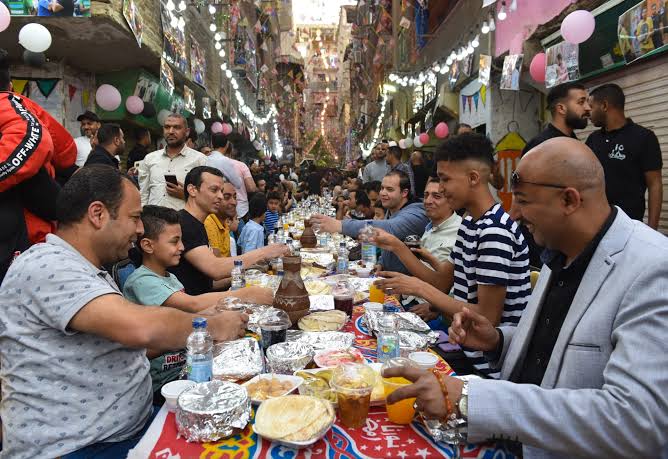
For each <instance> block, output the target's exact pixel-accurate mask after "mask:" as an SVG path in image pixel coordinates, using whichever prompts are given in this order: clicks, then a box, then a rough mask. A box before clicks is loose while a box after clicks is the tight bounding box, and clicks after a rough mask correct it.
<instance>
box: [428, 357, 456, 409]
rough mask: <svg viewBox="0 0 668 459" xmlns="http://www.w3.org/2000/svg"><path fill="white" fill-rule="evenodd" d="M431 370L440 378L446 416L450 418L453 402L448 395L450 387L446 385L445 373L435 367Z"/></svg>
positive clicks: (439, 382)
mask: <svg viewBox="0 0 668 459" xmlns="http://www.w3.org/2000/svg"><path fill="white" fill-rule="evenodd" d="M429 371H430V372H431V373H432V374H433V375H434V376H435V377H436V379H437V380H438V384H439V385H440V386H441V392H442V393H443V397H444V398H445V411H446V412H445V418H448V417H449V416H450V413H452V412H453V408H452V402H451V401H450V397H448V387H447V386H446V385H445V381H444V380H443V373H441V372H440V371H438V370H436V369H435V368H430V369H429Z"/></svg>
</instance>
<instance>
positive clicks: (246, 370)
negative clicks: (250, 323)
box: [213, 338, 264, 381]
mask: <svg viewBox="0 0 668 459" xmlns="http://www.w3.org/2000/svg"><path fill="white" fill-rule="evenodd" d="M263 368H264V358H263V357H262V350H261V349H260V344H259V343H258V342H257V340H255V339H254V338H241V339H237V340H234V341H226V342H224V343H218V344H216V345H214V346H213V377H214V378H215V379H223V380H228V381H245V380H247V379H250V378H252V377H253V376H255V375H257V374H260V373H262V369H263Z"/></svg>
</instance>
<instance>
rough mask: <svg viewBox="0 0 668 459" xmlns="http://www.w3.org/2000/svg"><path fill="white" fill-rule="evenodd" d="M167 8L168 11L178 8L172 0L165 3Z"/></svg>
mask: <svg viewBox="0 0 668 459" xmlns="http://www.w3.org/2000/svg"><path fill="white" fill-rule="evenodd" d="M165 8H167V11H174V9H175V8H176V5H174V2H173V1H172V0H167V3H166V4H165Z"/></svg>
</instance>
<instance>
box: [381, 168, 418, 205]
mask: <svg viewBox="0 0 668 459" xmlns="http://www.w3.org/2000/svg"><path fill="white" fill-rule="evenodd" d="M385 177H399V190H401V191H403V190H408V200H411V199H412V198H413V194H412V193H411V179H410V177H409V176H408V174H407V173H405V172H404V171H400V170H394V171H390V172H388V173H387V174H386V175H385Z"/></svg>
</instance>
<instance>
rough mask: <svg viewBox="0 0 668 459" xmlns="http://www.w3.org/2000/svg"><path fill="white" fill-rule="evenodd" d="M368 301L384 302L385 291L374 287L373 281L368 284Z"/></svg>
mask: <svg viewBox="0 0 668 459" xmlns="http://www.w3.org/2000/svg"><path fill="white" fill-rule="evenodd" d="M369 301H370V302H371V303H381V304H382V303H384V302H385V292H383V291H382V290H381V289H379V288H378V287H376V285H375V284H374V283H372V284H371V285H370V286H369Z"/></svg>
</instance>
